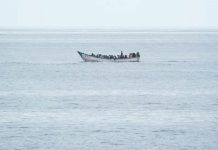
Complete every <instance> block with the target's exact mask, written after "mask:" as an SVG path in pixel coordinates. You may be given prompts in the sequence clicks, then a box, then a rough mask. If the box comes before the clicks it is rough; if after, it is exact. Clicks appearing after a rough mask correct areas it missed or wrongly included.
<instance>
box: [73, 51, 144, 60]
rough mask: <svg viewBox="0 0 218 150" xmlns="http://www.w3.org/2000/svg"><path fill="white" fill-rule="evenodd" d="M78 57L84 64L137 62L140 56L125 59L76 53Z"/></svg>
mask: <svg viewBox="0 0 218 150" xmlns="http://www.w3.org/2000/svg"><path fill="white" fill-rule="evenodd" d="M77 52H78V53H79V55H80V57H81V58H82V59H83V60H84V61H85V62H139V59H140V55H139V53H137V55H135V56H134V57H127V56H123V57H120V56H122V52H121V55H118V56H117V57H116V56H113V55H109V56H107V55H101V54H99V55H94V54H91V55H90V54H85V53H83V52H80V51H77Z"/></svg>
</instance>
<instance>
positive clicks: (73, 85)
mask: <svg viewBox="0 0 218 150" xmlns="http://www.w3.org/2000/svg"><path fill="white" fill-rule="evenodd" d="M77 50H79V51H82V52H85V53H95V54H98V53H99V54H113V55H117V54H120V51H121V50H122V51H123V53H124V54H128V53H130V52H137V51H139V52H140V54H141V59H140V62H135V63H86V62H83V61H82V59H81V58H80V56H79V55H78V54H77ZM217 140H218V33H217V32H190V31H189V32H163V31H161V32H151V31H143V30H78V29H77V30H76V29H75V30H21V29H20V30H6V29H5V30H3V29H1V30H0V149H1V150H12V149H13V150H14V149H17V150H21V149H22V150H28V149H46V150H47V149H50V150H54V149H63V150H72V149H81V150H87V149H96V150H113V149H119V150H120V149H131V150H132V149H138V150H139V149H149V150H159V149H161V150H175V149H179V150H185V149H187V150H202V149H205V150H215V149H218V143H217Z"/></svg>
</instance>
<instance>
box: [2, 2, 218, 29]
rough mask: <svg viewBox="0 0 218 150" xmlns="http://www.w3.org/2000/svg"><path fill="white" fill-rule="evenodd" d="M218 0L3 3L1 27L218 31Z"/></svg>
mask: <svg viewBox="0 0 218 150" xmlns="http://www.w3.org/2000/svg"><path fill="white" fill-rule="evenodd" d="M217 16H218V0H0V27H9V28H10V27H40V28H41V27H54V28H55V27H125V28H128V27H140V28H174V29H175V28H205V29H210V28H213V29H215V28H216V29H218V17H217Z"/></svg>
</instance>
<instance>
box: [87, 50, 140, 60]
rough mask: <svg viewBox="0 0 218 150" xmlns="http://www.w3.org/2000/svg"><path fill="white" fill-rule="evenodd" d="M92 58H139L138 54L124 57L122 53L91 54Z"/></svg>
mask: <svg viewBox="0 0 218 150" xmlns="http://www.w3.org/2000/svg"><path fill="white" fill-rule="evenodd" d="M91 55H92V56H93V57H97V58H103V59H128V58H136V57H140V54H139V52H137V53H130V54H129V55H124V54H123V51H121V52H120V55H117V56H115V55H102V54H97V55H95V54H93V53H92V54H91Z"/></svg>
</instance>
